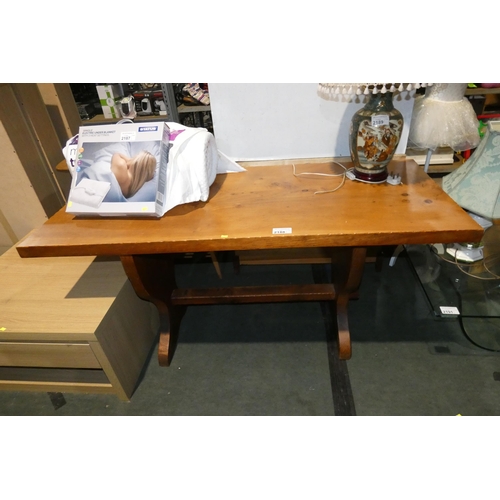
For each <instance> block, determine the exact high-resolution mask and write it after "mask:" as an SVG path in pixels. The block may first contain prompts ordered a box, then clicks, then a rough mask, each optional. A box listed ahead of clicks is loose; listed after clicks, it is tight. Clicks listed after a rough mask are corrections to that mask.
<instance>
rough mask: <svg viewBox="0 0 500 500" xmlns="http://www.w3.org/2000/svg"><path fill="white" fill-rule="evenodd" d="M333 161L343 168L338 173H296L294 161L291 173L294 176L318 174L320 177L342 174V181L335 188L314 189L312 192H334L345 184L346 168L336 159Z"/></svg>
mask: <svg viewBox="0 0 500 500" xmlns="http://www.w3.org/2000/svg"><path fill="white" fill-rule="evenodd" d="M333 163H334V164H335V165H338V166H339V167H342V168H343V169H344V171H343V172H340V173H339V174H322V173H320V172H300V173H296V167H295V163H293V164H292V167H293V175H294V176H295V177H302V176H306V175H317V176H320V177H340V176H342V182H341V183H340V185H339V186H337V187H336V188H335V189H328V190H326V191H315V192H314V194H325V193H334V192H335V191H338V190H339V189H340V188H341V187H342V186H343V185H344V184H345V178H346V173H347V168H346V167H345V166H344V165H342V163H338V162H336V161H334V162H333Z"/></svg>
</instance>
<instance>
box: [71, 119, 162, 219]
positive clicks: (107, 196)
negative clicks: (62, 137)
mask: <svg viewBox="0 0 500 500" xmlns="http://www.w3.org/2000/svg"><path fill="white" fill-rule="evenodd" d="M170 147H171V143H170V128H169V127H168V125H167V124H166V123H164V122H142V123H122V124H113V125H94V126H85V127H80V130H79V134H78V149H77V151H76V158H75V172H74V175H73V179H72V183H71V189H70V193H69V197H68V203H67V206H66V211H67V212H69V213H73V214H76V215H84V214H95V215H100V216H112V215H121V216H126V215H136V216H156V217H161V216H162V215H163V214H164V213H165V211H166V210H165V202H166V190H167V170H168V162H169V151H170ZM136 178H137V179H138V181H137V182H136V181H133V180H132V179H136ZM134 183H135V184H134Z"/></svg>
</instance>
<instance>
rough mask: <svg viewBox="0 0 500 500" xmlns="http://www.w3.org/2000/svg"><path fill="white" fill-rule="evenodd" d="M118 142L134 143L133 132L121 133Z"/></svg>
mask: <svg viewBox="0 0 500 500" xmlns="http://www.w3.org/2000/svg"><path fill="white" fill-rule="evenodd" d="M120 141H135V132H122V133H121V134H120Z"/></svg>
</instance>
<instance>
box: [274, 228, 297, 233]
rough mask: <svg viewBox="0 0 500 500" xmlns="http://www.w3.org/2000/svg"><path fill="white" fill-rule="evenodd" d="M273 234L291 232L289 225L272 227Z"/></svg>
mask: <svg viewBox="0 0 500 500" xmlns="http://www.w3.org/2000/svg"><path fill="white" fill-rule="evenodd" d="M273 234H292V228H291V227H275V228H273Z"/></svg>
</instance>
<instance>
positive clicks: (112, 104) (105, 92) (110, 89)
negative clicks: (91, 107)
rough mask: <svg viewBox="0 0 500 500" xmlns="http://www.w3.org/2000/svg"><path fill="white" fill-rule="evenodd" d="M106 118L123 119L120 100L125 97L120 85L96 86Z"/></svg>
mask: <svg viewBox="0 0 500 500" xmlns="http://www.w3.org/2000/svg"><path fill="white" fill-rule="evenodd" d="M96 88H97V95H98V96H99V101H100V102H101V107H102V112H103V113H104V118H116V119H117V120H118V119H120V118H121V116H122V114H121V111H120V100H121V98H122V97H123V96H122V93H121V91H120V87H119V86H118V85H96Z"/></svg>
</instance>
